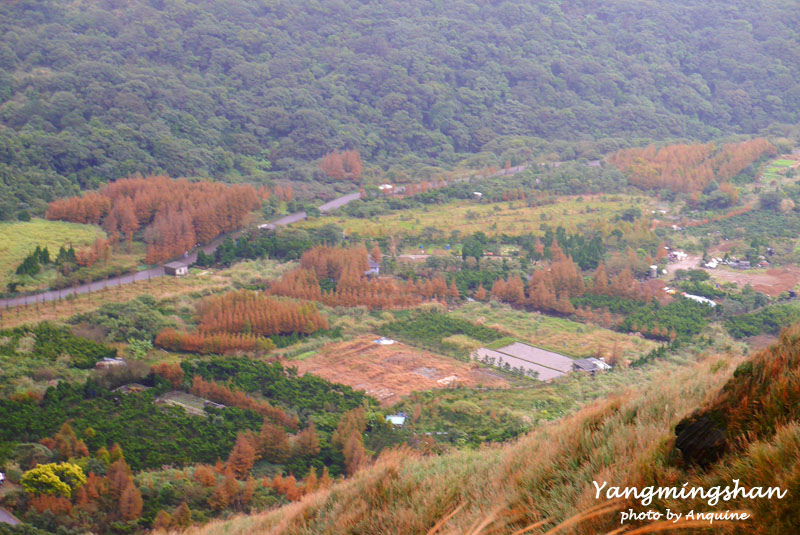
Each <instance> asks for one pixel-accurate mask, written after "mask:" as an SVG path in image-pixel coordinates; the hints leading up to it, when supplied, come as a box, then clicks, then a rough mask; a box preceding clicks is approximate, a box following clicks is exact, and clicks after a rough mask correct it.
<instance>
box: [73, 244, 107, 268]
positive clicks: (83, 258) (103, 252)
mask: <svg viewBox="0 0 800 535" xmlns="http://www.w3.org/2000/svg"><path fill="white" fill-rule="evenodd" d="M110 256H111V240H107V239H105V238H97V239H96V240H94V243H92V246H91V247H87V248H85V249H78V250H77V251H75V262H77V263H78V265H79V266H88V267H91V266H93V265H94V264H95V262H97V261H98V260H100V259H103V260H104V261H108V259H109V258H110Z"/></svg>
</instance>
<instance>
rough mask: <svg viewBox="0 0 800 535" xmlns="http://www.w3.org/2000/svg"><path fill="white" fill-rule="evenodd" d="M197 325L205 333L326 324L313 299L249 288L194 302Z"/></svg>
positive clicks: (308, 330)
mask: <svg viewBox="0 0 800 535" xmlns="http://www.w3.org/2000/svg"><path fill="white" fill-rule="evenodd" d="M197 315H198V319H199V325H198V329H199V330H200V331H202V332H206V333H245V334H250V333H252V334H258V335H261V336H272V335H275V334H291V333H299V334H312V333H314V332H316V331H318V330H325V329H327V328H328V320H327V319H325V317H324V316H323V315H322V314H320V312H319V311H318V310H317V307H316V305H314V304H313V303H297V302H294V301H288V300H281V299H275V298H274V297H269V296H267V295H265V294H263V293H261V292H256V291H251V290H239V291H231V292H227V293H224V294H221V295H212V296H210V297H207V298H205V299H203V300H202V301H200V302H199V303H198V304H197Z"/></svg>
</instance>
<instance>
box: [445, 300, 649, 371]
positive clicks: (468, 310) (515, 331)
mask: <svg viewBox="0 0 800 535" xmlns="http://www.w3.org/2000/svg"><path fill="white" fill-rule="evenodd" d="M452 315H454V316H456V317H461V318H464V319H468V320H470V321H473V322H476V323H482V324H483V325H486V326H487V327H492V328H494V329H496V330H498V331H500V332H502V333H504V334H506V335H507V336H509V337H510V338H516V339H519V340H521V341H527V342H530V343H531V344H534V345H536V346H539V347H541V348H543V349H548V350H550V351H555V352H557V353H563V354H565V355H569V356H572V357H579V358H580V357H597V356H603V357H607V358H608V357H611V356H612V355H613V354H614V353H615V352H616V354H617V356H618V357H620V358H623V359H634V358H636V357H638V356H640V355H642V354H645V353H648V352H650V350H652V349H653V348H655V347H656V345H657V344H656V343H655V342H652V341H650V340H646V339H644V338H640V337H638V336H629V335H627V334H623V333H618V332H614V331H611V330H608V329H603V328H601V327H594V326H591V325H585V324H583V323H578V322H575V321H570V320H568V319H563V318H554V317H551V316H546V315H544V314H539V313H529V312H524V311H521V310H514V309H512V308H510V307H505V306H504V307H497V308H495V307H492V306H490V305H487V304H484V303H468V304H466V305H464V306H462V307H461V308H458V309H457V310H455V311H454V312H452ZM507 341H508V342H510V340H507ZM501 342H504V341H501Z"/></svg>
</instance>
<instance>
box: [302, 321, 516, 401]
mask: <svg viewBox="0 0 800 535" xmlns="http://www.w3.org/2000/svg"><path fill="white" fill-rule="evenodd" d="M374 338H377V337H362V338H358V339H356V340H352V341H349V342H340V343H334V344H328V345H326V346H325V347H323V348H322V349H321V350H320V351H319V353H317V354H316V355H314V356H312V357H309V358H307V359H305V360H301V361H297V362H294V361H293V362H291V363H290V364H291V365H294V366H297V369H298V371H299V372H300V373H301V374H305V373H313V374H314V375H318V376H320V377H323V378H325V379H327V380H329V381H333V382H337V383H344V384H346V385H349V386H352V387H353V388H355V389H356V390H362V391H364V392H366V393H367V394H369V395H371V396H374V397H375V398H377V399H378V400H379V401H380V402H381V404H383V405H390V404H392V403H396V402H397V401H399V400H400V398H401V397H402V396H406V395H408V394H410V393H411V392H414V391H419V390H431V389H434V388H447V387H449V386H454V385H456V384H461V385H465V386H477V385H479V384H481V385H484V386H489V387H495V388H503V387H507V386H508V382H507V381H506V380H505V379H503V378H502V377H500V376H498V375H495V374H494V373H492V372H491V371H489V370H486V369H483V368H480V367H478V366H477V365H476V364H472V363H467V362H461V361H458V360H455V359H451V358H448V357H443V356H440V355H436V354H433V353H429V352H427V351H423V350H421V349H416V348H413V347H409V346H407V345H404V344H401V343H399V342H397V343H394V344H392V345H387V346H383V345H378V344H375V343H374V342H373V340H374Z"/></svg>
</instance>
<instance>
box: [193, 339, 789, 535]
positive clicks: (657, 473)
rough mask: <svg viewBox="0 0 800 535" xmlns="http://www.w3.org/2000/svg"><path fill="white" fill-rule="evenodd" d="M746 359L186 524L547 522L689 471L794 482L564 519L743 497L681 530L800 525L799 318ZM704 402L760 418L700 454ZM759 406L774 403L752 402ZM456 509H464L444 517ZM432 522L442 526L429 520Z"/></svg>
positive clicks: (724, 359)
mask: <svg viewBox="0 0 800 535" xmlns="http://www.w3.org/2000/svg"><path fill="white" fill-rule="evenodd" d="M739 364H741V359H740V358H737V357H733V356H730V355H720V356H707V357H706V358H704V359H701V360H700V361H699V362H698V363H697V364H696V365H694V366H689V367H685V368H683V369H681V370H679V371H674V370H673V371H672V372H670V373H669V374H665V375H664V376H663V377H662V378H661V379H662V380H660V381H654V382H653V383H650V385H649V386H644V387H641V388H638V389H632V390H630V391H627V392H625V393H622V394H620V395H618V396H613V397H611V398H608V399H605V400H603V401H599V402H597V403H594V404H592V405H590V406H588V407H586V408H585V409H583V410H581V411H580V412H579V413H577V414H575V415H574V416H571V417H569V418H566V419H564V420H561V421H559V422H556V423H553V424H551V425H548V426H545V427H542V428H540V429H539V430H537V431H535V432H533V433H531V434H529V435H528V436H526V437H524V438H523V439H521V440H519V441H517V442H516V443H513V444H510V445H507V446H503V447H491V448H483V449H480V450H476V451H460V452H457V453H453V454H449V455H445V456H440V457H429V458H425V457H419V456H415V455H413V454H411V453H409V452H405V451H394V452H391V453H387V454H384V455H383V456H381V458H379V459H378V461H377V462H376V463H375V464H374V465H373V466H372V467H370V468H368V469H366V470H363V471H361V472H360V473H358V474H357V475H356V476H355V477H354V478H352V479H350V480H348V481H345V482H342V483H339V484H337V485H335V486H334V487H333V488H332V489H330V490H329V491H325V492H320V493H317V494H314V495H311V496H308V497H306V498H305V499H304V500H303V501H302V502H298V503H295V504H292V505H290V506H287V507H284V508H282V509H279V510H277V511H273V512H265V513H261V514H258V515H253V516H249V517H239V518H233V519H231V520H228V521H218V522H215V523H212V524H208V525H206V526H204V527H202V528H198V529H194V530H191V531H190V532H189V533H191V534H192V535H218V534H222V533H225V534H245V533H255V532H258V533H281V534H298V535H299V534H312V533H313V534H322V533H330V534H334V533H336V534H341V533H371V534H377V533H387V534H388V533H433V532H436V533H452V534H456V533H522V531H517V530H520V529H522V528H525V527H526V526H529V525H532V524H534V523H536V522H539V521H542V520H547V521H546V522H544V523H543V525H542V527H541V528H535V529H532V530H531V531H525V532H526V533H528V532H530V533H544V532H545V531H547V530H548V529H550V528H552V527H553V526H554V525H555V524H558V523H559V522H561V521H563V520H565V519H570V518H573V519H574V520H579V519H580V517H578V518H575V516H576V515H578V514H579V513H581V512H582V511H586V510H587V509H589V508H591V507H593V506H596V505H598V503H599V502H597V501H595V498H594V491H593V486H592V481H593V480H595V479H596V480H600V481H603V480H604V481H609V484H613V485H620V486H627V485H633V486H638V487H643V486H647V485H681V484H682V482H684V481H688V482H689V485H690V486H694V485H702V486H706V487H709V486H714V485H725V484H728V483H729V482H730V481H731V479H733V478H738V479H740V480H741V481H742V483H743V484H744V485H746V486H748V487H753V486H774V485H777V486H780V487H782V488H784V489H788V490H789V497H788V498H787V499H785V500H783V501H779V502H778V501H769V500H752V501H751V500H740V501H738V502H728V503H724V504H721V505H720V506H718V507H709V506H707V505H706V504H705V503H701V502H698V501H695V502H692V501H689V502H682V503H655V504H654V505H653V506H651V507H645V508H642V507H641V506H640V505H639V504H638V503H633V502H629V503H621V504H617V505H615V506H612V508H610V510H609V511H608V512H606V513H605V514H600V515H598V516H596V517H594V518H589V519H584V520H583V521H582V522H580V523H578V524H576V526H575V527H573V528H571V529H572V530H571V531H570V530H565V531H563V532H565V533H569V532H571V533H585V534H595V533H609V532H612V530H615V529H619V528H620V523H619V514H618V512H617V511H619V510H622V509H625V510H627V508H628V507H633V508H635V509H637V510H642V509H644V510H647V509H649V508H653V509H659V510H663V508H664V507H672V508H673V510H680V511H683V512H686V511H688V510H690V509H695V510H703V511H706V510H721V511H725V510H726V509H730V510H736V509H743V508H746V509H749V510H751V511H752V513H753V515H754V520H753V521H748V522H743V523H740V524H734V525H731V526H726V525H725V524H720V523H715V524H714V528H713V530H709V529H707V527H705V528H690V529H688V530H683V531H682V533H741V534H744V533H747V534H765V535H766V534H775V535H778V534H786V533H794V532H796V530H797V527H798V526H800V509H798V507H797V506H798V503H797V499H798V498H797V491H798V490H800V448H798V446H799V445H800V426H799V425H798V422H797V420H796V418H797V408H796V407H797V406H798V404H797V399H796V398H797V392H798V382H800V374H798V367H800V328H797V327H795V328H793V329H792V330H791V331H790V332H788V333H785V334H784V335H783V336H782V337H781V339H780V342H779V344H778V345H776V346H774V347H772V348H770V349H768V350H765V351H762V352H760V353H758V354H756V355H755V356H754V357H753V358H752V359H750V360H748V361H745V362H744V364H741V365H740V366H738V367H736V366H737V365H739ZM734 369H736V370H737V371H736V373H734ZM726 383H727V384H726ZM654 385H658V386H657V388H656V387H654ZM723 385H724V387H723ZM698 408H700V410H699V411H697V412H695V411H696V410H697V409H698ZM755 408H760V409H761V411H760V412H759V411H756V410H755ZM707 411H715V412H716V413H717V414H721V415H722V417H721V419H720V420H718V422H719V425H721V426H728V427H729V429H730V431H731V433H732V435H731V436H732V437H736V438H738V437H739V436H741V433H742V431H743V430H744V429H745V428H752V429H753V434H752V438H751V440H750V441H749V442H748V441H744V440H731V443H730V444H728V445H727V448H726V449H725V450H724V451H723V452H722V454H721V456H720V457H718V458H717V459H716V460H715V461H714V462H712V463H711V464H708V465H707V466H706V468H699V467H697V466H696V465H693V464H691V459H684V458H683V456H681V455H680V453H681V452H680V451H679V450H677V449H676V448H675V431H674V430H675V428H676V426H678V425H679V424H683V425H684V426H685V425H686V422H691V421H695V420H696V419H697V417H698V415H702V414H704V413H705V412H707ZM762 412H763V413H766V414H767V415H768V416H763V417H762V416H758V414H761V413H762ZM453 511H457V512H456V513H455V514H454V515H453V516H452V517H450V518H448V519H446V518H447V516H448V515H449V513H451V512H453ZM445 519H446V521H444V522H443V523H442V524H437V522H440V521H443V520H445ZM434 526H439V527H438V528H437V529H436V530H432V528H433V527H434ZM565 527H566V526H565ZM687 527H688V526H687ZM631 530H633V527H629V528H628V529H626V530H624V531H621V532H620V531H614V533H625V532H629V531H631ZM651 530H652V531H651ZM654 531H661V530H659V529H656V528H655V527H650V528H648V529H647V530H646V531H642V533H645V532H647V533H649V532H654Z"/></svg>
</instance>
